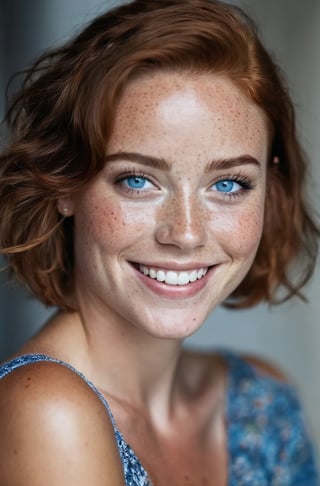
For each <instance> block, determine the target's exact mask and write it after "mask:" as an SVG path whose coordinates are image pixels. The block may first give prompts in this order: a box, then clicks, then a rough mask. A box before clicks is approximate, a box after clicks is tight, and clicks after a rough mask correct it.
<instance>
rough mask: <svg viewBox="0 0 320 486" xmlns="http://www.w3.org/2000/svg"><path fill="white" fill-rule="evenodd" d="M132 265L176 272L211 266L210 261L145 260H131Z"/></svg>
mask: <svg viewBox="0 0 320 486" xmlns="http://www.w3.org/2000/svg"><path fill="white" fill-rule="evenodd" d="M131 263H133V264H134V265H143V266H145V267H148V268H155V269H159V270H160V269H163V270H173V271H176V272H185V271H189V270H198V269H199V268H209V267H212V266H213V264H212V263H207V262H203V263H201V262H196V263H195V262H190V263H177V262H153V263H146V262H142V261H139V262H131Z"/></svg>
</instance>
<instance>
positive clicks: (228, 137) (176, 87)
mask: <svg viewBox="0 0 320 486" xmlns="http://www.w3.org/2000/svg"><path fill="white" fill-rule="evenodd" d="M267 126H268V125H267V119H266V116H265V114H264V112H263V111H262V109H261V108H260V107H259V106H257V105H256V104H255V103H254V102H253V101H252V100H251V99H250V98H248V97H247V96H246V95H245V94H244V92H243V91H242V90H241V89H240V88H239V87H238V86H237V85H236V84H235V83H233V82H232V81H231V80H230V79H228V78H227V77H223V76H220V75H212V74H198V75H193V74H189V73H172V72H170V73H163V72H161V73H154V74H152V75H149V76H146V77H143V78H141V79H137V80H135V81H133V82H132V83H131V84H129V85H128V87H127V88H126V90H125V92H124V94H123V96H122V98H121V100H120V103H119V106H118V109H117V112H116V117H115V125H114V130H113V133H112V136H111V140H110V143H111V147H109V149H111V151H112V149H113V146H114V149H117V150H122V149H123V150H128V149H129V148H130V149H132V150H134V149H135V148H136V145H137V143H139V144H140V145H141V146H142V147H143V148H144V149H145V150H147V151H149V152H150V150H152V147H153V146H154V145H155V144H156V145H159V144H160V143H161V145H162V148H165V145H166V140H167V142H168V144H169V146H168V147H167V148H168V149H170V148H171V150H172V149H173V139H174V147H175V148H177V149H179V144H180V148H181V149H182V148H183V149H184V150H185V151H186V150H187V149H188V148H190V147H191V148H192V149H195V148H196V144H197V143H198V146H199V148H200V146H201V147H202V153H203V152H206V150H209V152H210V150H214V151H215V152H216V151H217V150H218V151H219V150H220V151H221V152H225V151H232V150H240V151H242V152H243V151H246V150H247V149H248V148H251V149H252V150H254V151H255V152H257V151H259V150H260V151H261V150H264V151H265V152H266V151H267V146H268V128H267ZM128 145H129V147H128ZM248 145H249V146H250V147H248ZM208 155H209V154H208ZM218 155H221V156H225V155H226V154H225V153H221V154H218ZM228 155H231V156H236V155H237V154H236V153H235V154H231V153H230V154H228ZM255 155H257V154H255Z"/></svg>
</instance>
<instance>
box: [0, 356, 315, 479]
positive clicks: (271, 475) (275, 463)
mask: <svg viewBox="0 0 320 486" xmlns="http://www.w3.org/2000/svg"><path fill="white" fill-rule="evenodd" d="M221 354H222V355H223V357H224V358H225V360H226V361H227V363H228V365H229V384H228V392H227V410H226V422H227V431H228V449H229V450H228V452H229V471H228V477H229V479H228V486H317V485H319V478H318V475H317V471H316V466H315V458H314V451H313V449H312V445H311V443H310V440H309V437H308V434H307V432H306V427H305V424H304V418H303V414H302V411H301V408H300V405H299V402H298V400H297V397H296V394H295V391H294V390H293V388H292V387H291V386H290V385H287V384H285V383H282V382H279V381H277V380H275V379H272V378H270V377H267V376H262V375H260V374H259V373H258V372H257V370H256V369H255V368H254V367H253V366H252V365H250V364H248V363H247V362H246V361H245V360H243V359H242V358H240V357H239V356H237V355H236V354H233V353H230V352H226V351H222V352H221ZM39 361H50V362H55V363H59V364H61V365H63V366H66V367H68V368H69V369H71V370H72V371H73V372H75V373H77V374H78V375H79V376H80V377H81V378H82V379H83V380H85V381H86V383H87V384H88V385H89V386H90V387H91V388H92V390H93V391H94V392H95V393H96V394H97V395H98V396H99V398H100V400H101V401H102V402H103V403H104V405H105V407H106V409H107V411H108V414H109V416H110V418H111V421H112V424H113V427H114V431H115V437H116V441H117V444H118V449H119V454H120V457H121V461H122V465H123V471H124V476H125V480H126V485H127V486H152V483H151V481H150V479H149V477H148V473H147V472H146V470H145V469H144V467H143V466H142V464H141V462H140V460H139V459H138V457H137V456H136V454H135V453H134V451H133V450H132V449H131V447H130V446H129V445H128V444H127V443H126V441H125V439H124V437H123V435H122V434H121V432H120V431H119V430H118V428H117V425H116V423H115V420H114V417H113V415H112V412H111V410H110V407H109V405H108V403H107V401H106V400H105V398H104V397H103V396H102V394H101V393H100V392H99V391H98V390H97V388H96V387H95V386H94V385H93V384H92V383H91V382H90V381H89V380H87V378H86V377H85V376H83V375H82V374H81V373H80V372H79V371H77V370H76V369H75V368H73V367H72V366H71V365H69V364H68V363H65V362H62V361H59V360H56V359H54V358H51V357H49V356H44V355H39V354H33V355H25V356H21V357H18V358H15V359H14V360H12V361H10V362H8V363H5V364H4V365H2V366H1V367H0V378H3V377H4V376H6V375H7V374H8V373H10V372H12V371H14V370H15V369H16V368H19V367H20V366H25V365H27V364H29V363H34V362H39ZM212 484H213V485H214V478H212ZM154 486H156V485H154Z"/></svg>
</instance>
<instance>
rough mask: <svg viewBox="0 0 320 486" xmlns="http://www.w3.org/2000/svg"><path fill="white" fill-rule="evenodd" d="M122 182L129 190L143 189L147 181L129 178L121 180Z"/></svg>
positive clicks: (141, 178) (137, 177) (139, 177)
mask: <svg viewBox="0 0 320 486" xmlns="http://www.w3.org/2000/svg"><path fill="white" fill-rule="evenodd" d="M123 182H124V183H125V184H126V186H127V187H129V188H130V189H145V188H146V187H145V186H146V185H147V184H148V182H149V181H148V180H147V179H146V178H145V177H141V176H131V177H126V178H125V179H123Z"/></svg>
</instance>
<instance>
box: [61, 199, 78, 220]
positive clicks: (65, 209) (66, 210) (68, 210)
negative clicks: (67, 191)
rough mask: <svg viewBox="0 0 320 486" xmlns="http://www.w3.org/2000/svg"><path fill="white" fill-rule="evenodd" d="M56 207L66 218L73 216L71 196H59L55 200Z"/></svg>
mask: <svg viewBox="0 0 320 486" xmlns="http://www.w3.org/2000/svg"><path fill="white" fill-rule="evenodd" d="M57 208H58V211H59V213H60V214H62V216H65V217H66V218H67V217H69V216H73V211H74V206H73V200H72V199H71V197H67V196H66V197H60V198H59V199H58V201H57Z"/></svg>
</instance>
